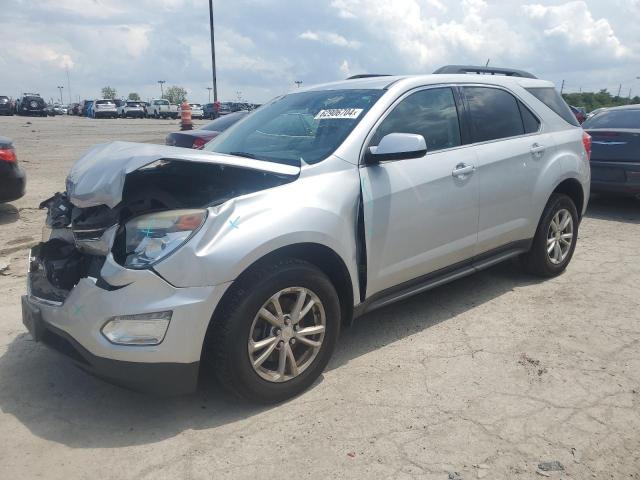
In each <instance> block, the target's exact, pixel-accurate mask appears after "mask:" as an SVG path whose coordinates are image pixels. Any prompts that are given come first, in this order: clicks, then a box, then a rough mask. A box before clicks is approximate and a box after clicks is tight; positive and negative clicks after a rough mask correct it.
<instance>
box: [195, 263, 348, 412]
mask: <svg viewBox="0 0 640 480" xmlns="http://www.w3.org/2000/svg"><path fill="white" fill-rule="evenodd" d="M339 330H340V302H339V300H338V295H337V293H336V290H335V288H334V287H333V285H332V283H331V281H330V280H329V279H328V278H327V276H326V275H325V274H324V273H323V272H322V271H320V270H319V269H318V268H317V267H315V266H314V265H312V264H310V263H307V262H304V261H302V260H297V259H284V260H281V261H279V262H277V263H274V264H272V265H269V266H265V267H261V268H257V269H255V270H254V271H253V272H251V273H249V274H248V275H246V276H245V277H244V278H243V279H241V280H240V281H239V282H238V283H237V284H234V285H233V286H232V287H231V290H230V291H229V292H228V293H227V294H226V295H225V299H224V300H223V304H222V305H221V311H220V312H217V313H216V317H215V318H214V319H213V322H212V325H211V327H210V329H209V332H208V334H207V339H206V340H205V358H206V360H207V363H208V364H209V365H210V367H211V368H212V369H213V371H214V372H215V375H216V377H217V378H218V380H219V381H220V383H221V384H222V385H223V386H224V387H226V388H227V389H228V390H230V391H232V392H233V393H235V394H237V395H239V396H240V397H243V398H245V399H247V400H251V401H257V402H260V403H274V402H280V401H283V400H286V399H288V398H291V397H293V396H295V395H297V394H299V393H301V392H302V391H304V390H305V389H306V388H308V387H309V386H310V385H311V384H312V383H313V382H314V381H315V380H316V379H317V378H318V377H319V376H320V374H321V373H322V371H323V370H324V368H325V366H326V365H327V362H328V361H329V358H330V357H331V354H332V353H333V349H334V347H335V344H336V341H337V338H338V333H339Z"/></svg>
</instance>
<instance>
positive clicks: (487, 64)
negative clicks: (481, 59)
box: [484, 58, 491, 68]
mask: <svg viewBox="0 0 640 480" xmlns="http://www.w3.org/2000/svg"><path fill="white" fill-rule="evenodd" d="M490 61H491V59H490V58H487V63H485V64H484V68H487V67H488V66H489V62H490Z"/></svg>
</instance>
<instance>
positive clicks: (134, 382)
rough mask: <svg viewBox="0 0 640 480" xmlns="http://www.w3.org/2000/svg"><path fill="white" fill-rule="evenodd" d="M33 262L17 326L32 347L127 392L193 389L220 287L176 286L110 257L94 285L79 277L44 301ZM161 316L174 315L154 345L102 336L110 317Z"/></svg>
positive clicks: (153, 274) (168, 391) (31, 262)
mask: <svg viewBox="0 0 640 480" xmlns="http://www.w3.org/2000/svg"><path fill="white" fill-rule="evenodd" d="M34 251H37V248H36V249H34ZM34 262H35V264H37V262H38V258H37V256H36V257H32V258H31V259H30V268H29V270H30V271H29V275H28V285H27V287H28V288H27V292H28V294H27V296H25V297H24V298H23V300H22V307H23V322H24V323H25V325H26V326H27V327H28V329H29V330H30V332H31V333H32V335H33V337H34V339H35V340H36V341H42V342H43V343H44V344H46V345H49V346H52V347H53V348H55V349H56V350H58V351H60V352H62V353H64V354H65V355H66V356H68V357H70V358H71V359H72V360H73V361H74V363H75V364H76V365H78V366H79V367H81V368H83V369H84V370H86V371H88V372H90V373H93V374H95V375H96V376H99V377H101V378H104V379H106V380H108V381H110V382H112V383H115V384H118V385H121V386H124V387H127V388H130V389H133V390H138V391H145V392H150V393H157V394H183V393H188V392H192V391H194V390H195V388H196V387H197V378H198V369H199V362H200V356H201V353H202V345H203V341H204V337H205V334H206V331H207V327H208V325H209V320H210V319H211V316H212V314H213V311H214V309H215V307H216V305H217V303H218V302H219V300H220V298H221V297H222V294H223V293H224V291H225V289H226V287H227V285H226V284H225V285H220V286H216V287H213V286H205V287H189V288H176V287H174V286H172V285H170V284H169V283H168V282H166V281H165V280H163V279H162V278H161V277H160V276H159V275H157V274H156V273H154V272H152V271H151V270H139V271H136V270H129V269H125V268H124V267H121V266H120V265H118V264H117V263H116V262H115V261H114V260H113V259H112V257H111V256H109V257H107V259H106V260H105V263H104V265H103V267H102V269H101V271H100V278H99V279H95V278H90V277H84V278H81V279H80V281H79V282H78V283H77V285H76V286H75V287H73V289H71V290H70V291H69V292H68V294H67V296H66V298H64V299H60V297H59V295H58V296H56V297H49V298H43V297H47V295H46V289H44V288H42V282H43V279H42V278H39V279H37V278H36V275H37V274H39V273H41V272H38V271H36V272H34V271H33V270H34V268H35V267H34ZM39 268H43V267H39ZM45 276H46V275H45ZM41 277H42V276H41ZM57 291H58V293H59V290H57ZM38 295H40V296H38ZM167 310H171V311H172V312H173V314H172V318H171V322H170V324H169V328H168V330H167V333H166V335H165V338H164V340H163V341H162V343H160V344H159V345H153V346H141V345H135V346H125V345H115V344H112V343H111V342H109V341H108V340H107V339H106V338H105V337H104V336H103V335H102V333H101V329H102V327H103V326H104V324H105V323H106V322H107V321H108V320H109V319H111V318H112V317H114V316H119V315H135V314H140V313H151V312H157V311H167Z"/></svg>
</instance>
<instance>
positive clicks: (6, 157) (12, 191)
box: [0, 137, 27, 203]
mask: <svg viewBox="0 0 640 480" xmlns="http://www.w3.org/2000/svg"><path fill="white" fill-rule="evenodd" d="M26 183H27V180H26V177H25V174H24V172H23V171H22V170H20V168H18V158H17V157H16V150H15V149H14V148H13V143H12V142H11V140H10V139H8V138H6V137H0V203H3V202H11V201H13V200H17V199H18V198H20V197H22V196H23V195H24V188H25V185H26Z"/></svg>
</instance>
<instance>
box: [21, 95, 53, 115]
mask: <svg viewBox="0 0 640 480" xmlns="http://www.w3.org/2000/svg"><path fill="white" fill-rule="evenodd" d="M16 113H17V114H18V115H36V116H40V117H46V116H47V114H48V112H47V104H46V102H45V101H44V100H43V99H42V97H41V96H40V95H38V94H37V93H25V94H23V95H22V97H20V99H19V100H18V102H17V103H16Z"/></svg>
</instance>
